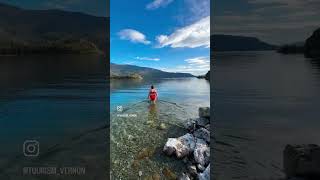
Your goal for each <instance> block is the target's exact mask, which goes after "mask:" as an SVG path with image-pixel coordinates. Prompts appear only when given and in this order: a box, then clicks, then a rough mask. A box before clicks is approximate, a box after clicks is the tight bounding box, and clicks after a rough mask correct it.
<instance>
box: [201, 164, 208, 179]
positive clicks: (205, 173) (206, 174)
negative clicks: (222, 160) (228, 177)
mask: <svg viewBox="0 0 320 180" xmlns="http://www.w3.org/2000/svg"><path fill="white" fill-rule="evenodd" d="M198 179H199V180H210V164H209V166H208V167H207V168H206V170H205V171H204V172H203V173H200V174H199V175H198Z"/></svg>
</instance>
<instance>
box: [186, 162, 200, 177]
mask: <svg viewBox="0 0 320 180" xmlns="http://www.w3.org/2000/svg"><path fill="white" fill-rule="evenodd" d="M187 169H188V172H189V174H190V175H191V176H194V177H195V176H197V175H198V172H197V167H196V166H195V165H189V166H188V167H187Z"/></svg>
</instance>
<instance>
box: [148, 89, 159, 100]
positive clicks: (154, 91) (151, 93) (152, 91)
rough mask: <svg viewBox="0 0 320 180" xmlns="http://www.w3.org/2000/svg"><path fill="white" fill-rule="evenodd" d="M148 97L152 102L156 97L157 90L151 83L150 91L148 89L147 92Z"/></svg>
mask: <svg viewBox="0 0 320 180" xmlns="http://www.w3.org/2000/svg"><path fill="white" fill-rule="evenodd" d="M148 99H150V101H151V102H152V103H155V102H156V101H157V99H158V93H157V90H156V89H155V88H154V86H153V85H151V88H150V91H149V94H148Z"/></svg>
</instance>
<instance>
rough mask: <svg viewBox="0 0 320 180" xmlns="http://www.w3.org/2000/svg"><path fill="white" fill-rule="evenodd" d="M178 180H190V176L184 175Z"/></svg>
mask: <svg viewBox="0 0 320 180" xmlns="http://www.w3.org/2000/svg"><path fill="white" fill-rule="evenodd" d="M178 180H190V177H189V176H188V174H186V173H182V175H181V176H180V177H179V178H178Z"/></svg>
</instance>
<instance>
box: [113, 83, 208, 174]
mask: <svg viewBox="0 0 320 180" xmlns="http://www.w3.org/2000/svg"><path fill="white" fill-rule="evenodd" d="M151 84H153V85H154V86H155V88H156V89H157V92H158V97H159V100H158V101H157V102H156V103H155V104H153V103H150V102H149V101H148V100H147V95H148V92H149V88H150V85H151ZM194 87H198V88H194ZM110 96H111V102H110V104H111V107H110V108H111V124H110V130H111V166H112V172H111V173H112V178H113V179H130V178H131V179H139V173H140V175H141V179H152V178H161V179H170V177H169V176H175V175H180V173H181V172H183V171H184V170H185V169H184V168H185V164H184V163H183V161H176V160H174V159H173V158H171V157H167V156H165V155H163V154H162V149H163V146H164V144H165V142H166V140H167V138H169V137H179V136H182V135H184V134H185V133H186V130H185V129H184V123H185V122H186V120H188V119H189V118H195V117H197V116H198V107H200V106H209V104H210V100H209V99H210V85H209V83H208V82H207V81H206V80H203V79H197V78H181V79H161V80H142V81H122V80H121V81H114V82H111V95H110ZM119 105H121V106H123V107H124V110H123V111H122V112H117V111H116V106H119ZM171 178H172V177H171Z"/></svg>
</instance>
